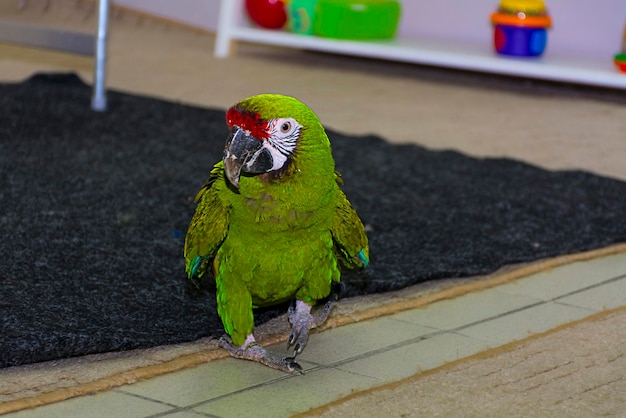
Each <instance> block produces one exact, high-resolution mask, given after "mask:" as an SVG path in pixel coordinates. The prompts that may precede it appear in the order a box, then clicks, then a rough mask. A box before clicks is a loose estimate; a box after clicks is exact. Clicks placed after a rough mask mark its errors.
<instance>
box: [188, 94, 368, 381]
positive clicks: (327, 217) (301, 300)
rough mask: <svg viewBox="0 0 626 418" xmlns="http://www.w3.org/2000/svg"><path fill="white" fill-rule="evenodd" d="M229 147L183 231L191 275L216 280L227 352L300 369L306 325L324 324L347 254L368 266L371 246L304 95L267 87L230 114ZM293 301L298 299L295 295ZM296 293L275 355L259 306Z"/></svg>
mask: <svg viewBox="0 0 626 418" xmlns="http://www.w3.org/2000/svg"><path fill="white" fill-rule="evenodd" d="M226 122H227V124H228V126H229V128H230V135H229V136H228V139H227V141H226V146H225V149H224V156H223V159H222V161H219V162H218V163H217V164H215V165H214V166H213V169H212V170H211V173H210V176H209V179H208V180H207V182H206V183H205V184H204V186H203V187H202V189H201V190H200V192H199V193H198V195H197V196H196V202H197V207H196V211H195V213H194V215H193V218H192V219H191V223H190V225H189V229H188V231H187V236H186V239H185V261H186V270H187V274H188V276H189V278H190V279H191V278H194V277H201V276H202V275H204V274H205V273H206V272H207V271H210V272H211V273H212V274H213V277H214V278H215V281H216V289H217V294H216V299H217V312H218V314H219V316H220V318H221V320H222V323H223V325H224V329H225V331H226V334H228V335H225V336H224V337H222V338H221V339H220V347H222V348H224V349H226V350H227V351H228V352H229V353H230V355H232V356H234V357H237V358H243V359H247V360H253V361H257V362H260V363H262V364H265V365H267V366H269V367H272V368H275V369H279V370H283V371H286V372H290V373H291V372H294V371H298V372H301V371H302V368H301V367H300V365H299V364H298V363H297V362H296V360H295V357H296V355H297V354H299V353H301V352H302V350H303V348H304V346H305V345H306V343H307V341H308V337H309V330H311V329H313V328H315V327H317V326H319V325H320V324H322V323H323V322H324V321H325V320H326V318H327V317H328V314H329V312H330V309H331V304H332V300H331V301H329V302H327V303H326V304H325V306H324V308H323V309H320V310H319V311H320V312H318V313H316V314H315V315H313V314H312V313H311V308H312V307H313V306H314V305H315V304H316V302H317V301H318V300H320V299H324V298H326V297H328V296H329V294H330V290H331V283H332V282H338V281H339V277H340V263H341V264H342V265H344V266H346V267H348V268H364V267H366V266H367V264H368V263H369V247H368V241H367V236H366V235H365V231H364V228H363V223H362V222H361V220H360V219H359V217H358V215H357V213H356V211H355V210H354V208H353V207H352V205H351V204H350V202H349V201H348V199H347V198H346V196H345V194H344V193H343V192H342V190H341V188H340V186H341V184H342V181H341V177H340V175H339V173H337V172H336V171H335V163H334V160H333V157H332V153H331V146H330V141H329V140H328V137H327V136H326V132H325V131H324V128H323V127H322V125H321V123H320V121H319V119H318V118H317V116H316V115H315V113H313V111H312V110H311V109H309V108H308V107H307V106H306V105H305V104H303V103H302V102H300V101H298V100H297V99H295V98H293V97H288V96H282V95H278V94H262V95H258V96H253V97H250V98H247V99H245V100H242V101H241V102H239V103H237V104H236V105H234V106H232V107H231V108H230V109H229V110H228V111H227V113H226ZM294 300H295V303H293V301H294ZM288 301H291V302H292V303H291V306H290V308H289V311H288V318H289V322H290V323H291V326H292V329H291V334H290V336H289V339H288V347H291V346H292V345H293V346H294V351H293V357H286V358H280V357H276V356H274V355H272V354H271V353H269V352H268V351H266V350H265V349H264V348H263V347H261V346H260V345H258V344H257V343H256V342H255V338H254V335H253V328H254V316H253V309H254V308H256V307H264V306H270V305H275V304H278V303H283V302H288Z"/></svg>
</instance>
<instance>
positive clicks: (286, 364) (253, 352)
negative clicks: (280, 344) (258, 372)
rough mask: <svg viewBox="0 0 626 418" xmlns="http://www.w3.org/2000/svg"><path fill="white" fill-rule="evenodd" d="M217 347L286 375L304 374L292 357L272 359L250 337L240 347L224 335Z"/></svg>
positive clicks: (271, 356) (272, 357)
mask: <svg viewBox="0 0 626 418" xmlns="http://www.w3.org/2000/svg"><path fill="white" fill-rule="evenodd" d="M219 346H220V347H221V348H223V349H224V350H226V351H228V353H229V354H230V355H231V356H233V357H236V358H240V359H244V360H251V361H256V362H258V363H261V364H264V365H266V366H268V367H271V368H272V369H277V370H281V371H283V372H287V373H294V372H297V373H300V374H304V372H303V371H302V366H300V365H299V364H298V363H297V362H296V359H295V358H294V357H286V358H280V357H274V356H273V355H271V354H270V353H269V352H268V351H267V350H266V349H264V348H263V347H261V346H260V345H259V344H257V342H256V341H255V340H254V337H253V336H252V335H249V336H248V338H247V339H246V342H245V343H243V345H241V346H236V345H234V344H233V342H232V340H231V339H230V337H228V336H227V335H224V336H223V337H222V338H220V342H219Z"/></svg>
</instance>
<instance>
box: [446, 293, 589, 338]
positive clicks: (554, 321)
mask: <svg viewBox="0 0 626 418" xmlns="http://www.w3.org/2000/svg"><path fill="white" fill-rule="evenodd" d="M591 314H592V311H591V310H589V309H583V308H577V307H573V306H566V305H562V304H559V303H555V302H547V303H544V304H542V305H539V306H534V307H532V308H529V309H524V310H521V311H517V312H514V313H511V314H508V315H503V316H501V317H498V318H495V319H493V320H490V321H486V322H483V323H480V324H476V325H472V326H470V327H467V328H463V329H461V330H459V331H457V332H458V333H459V334H462V335H467V336H470V337H474V338H482V339H484V340H488V341H493V342H496V343H498V344H505V343H508V342H511V341H516V340H520V339H523V338H526V337H528V336H530V335H532V334H536V333H539V332H543V331H547V330H549V329H552V328H555V327H557V326H559V325H561V324H565V323H568V322H571V321H575V320H577V319H581V318H584V317H586V316H589V315H591Z"/></svg>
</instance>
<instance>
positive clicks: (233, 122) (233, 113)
mask: <svg viewBox="0 0 626 418" xmlns="http://www.w3.org/2000/svg"><path fill="white" fill-rule="evenodd" d="M226 123H228V126H229V127H230V128H232V127H233V126H238V127H240V128H241V129H243V130H244V131H250V134H251V135H252V136H254V137H255V138H258V139H266V138H269V136H270V133H269V130H268V123H267V121H266V120H265V119H262V118H261V116H260V115H259V114H258V113H255V112H249V111H247V110H243V109H241V108H239V107H237V106H233V107H231V108H230V109H228V111H227V112H226Z"/></svg>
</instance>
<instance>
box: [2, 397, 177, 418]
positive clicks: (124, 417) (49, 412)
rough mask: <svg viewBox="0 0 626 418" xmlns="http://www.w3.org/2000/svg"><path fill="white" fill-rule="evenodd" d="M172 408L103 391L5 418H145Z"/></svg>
mask: <svg viewBox="0 0 626 418" xmlns="http://www.w3.org/2000/svg"><path fill="white" fill-rule="evenodd" d="M171 409H172V407H171V406H168V405H164V404H160V403H156V402H151V401H149V400H145V399H140V398H137V397H136V396H131V395H125V394H123V393H118V392H113V391H109V392H102V393H97V394H95V395H88V396H82V397H80V398H74V399H69V400H67V401H63V402H59V403H53V404H50V405H44V406H40V407H38V408H34V409H27V410H24V411H20V412H16V413H13V414H8V415H4V417H6V418H92V417H93V418H102V417H116V418H117V417H119V418H142V417H146V416H149V415H153V414H158V413H161V412H165V411H168V410H171Z"/></svg>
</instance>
